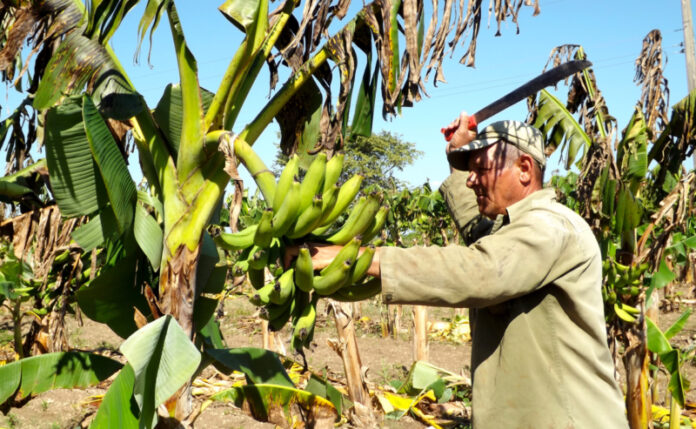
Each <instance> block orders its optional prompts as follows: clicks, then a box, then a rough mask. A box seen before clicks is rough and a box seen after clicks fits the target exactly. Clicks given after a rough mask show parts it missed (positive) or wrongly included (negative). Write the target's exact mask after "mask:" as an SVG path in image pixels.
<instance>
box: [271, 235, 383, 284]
mask: <svg viewBox="0 0 696 429" xmlns="http://www.w3.org/2000/svg"><path fill="white" fill-rule="evenodd" d="M305 245H306V246H307V247H309V253H310V255H312V265H313V267H314V271H319V270H321V269H324V268H326V267H328V266H329V264H330V263H331V261H333V260H334V258H335V257H336V254H338V252H339V251H340V250H341V249H343V246H337V245H335V244H324V243H305ZM363 249H364V248H362V247H361V248H360V253H359V254H361V253H362V252H363ZM298 253H299V248H298V247H297V246H287V247H286V248H285V255H284V256H283V265H284V266H285V268H286V269H287V268H289V267H290V265H291V264H292V261H293V259H295V257H297V254H298ZM367 274H369V275H371V276H373V277H379V276H380V269H379V247H378V248H377V250H376V251H375V255H374V256H373V257H372V264H371V265H370V268H369V269H368V270H367Z"/></svg>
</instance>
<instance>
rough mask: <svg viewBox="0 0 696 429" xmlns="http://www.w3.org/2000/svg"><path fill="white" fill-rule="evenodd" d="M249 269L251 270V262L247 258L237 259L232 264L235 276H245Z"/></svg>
mask: <svg viewBox="0 0 696 429" xmlns="http://www.w3.org/2000/svg"><path fill="white" fill-rule="evenodd" d="M247 271H249V262H248V261H246V260H244V261H241V260H240V261H237V262H235V263H234V265H232V275H234V276H235V277H240V276H243V275H244V273H246V272H247Z"/></svg>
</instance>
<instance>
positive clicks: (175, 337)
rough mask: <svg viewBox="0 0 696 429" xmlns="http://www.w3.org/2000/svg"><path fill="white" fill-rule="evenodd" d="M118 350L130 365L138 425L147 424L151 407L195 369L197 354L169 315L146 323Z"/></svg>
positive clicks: (155, 406)
mask: <svg viewBox="0 0 696 429" xmlns="http://www.w3.org/2000/svg"><path fill="white" fill-rule="evenodd" d="M119 349H120V350H121V352H122V353H123V355H124V356H125V357H126V359H127V360H128V363H129V364H130V365H131V366H132V367H133V371H134V373H135V387H134V392H135V399H136V401H137V402H138V404H139V405H140V409H141V413H142V414H141V418H140V419H141V425H142V424H145V426H146V427H147V425H148V423H149V422H150V421H151V420H152V419H153V418H154V417H155V409H156V408H157V407H158V406H159V405H160V404H162V403H164V401H166V400H167V399H168V398H169V397H171V396H172V395H173V394H174V393H176V391H177V390H178V389H179V388H180V387H181V386H183V385H184V383H186V382H187V381H188V380H189V378H190V377H191V376H192V375H193V373H194V372H195V371H196V368H198V364H199V363H200V361H201V354H200V352H199V351H198V350H197V349H196V346H194V344H193V343H192V342H191V340H190V339H189V338H188V336H187V335H186V333H185V332H184V331H183V329H181V326H179V324H178V323H177V322H176V320H175V319H174V318H173V317H172V316H170V315H166V316H163V317H160V318H159V319H157V320H155V321H154V322H151V323H148V324H147V325H146V326H144V327H143V328H141V329H139V330H138V331H137V332H135V333H134V334H133V335H131V336H130V337H128V339H127V340H126V341H124V342H123V344H121V347H120V348H119ZM143 422H144V423H143Z"/></svg>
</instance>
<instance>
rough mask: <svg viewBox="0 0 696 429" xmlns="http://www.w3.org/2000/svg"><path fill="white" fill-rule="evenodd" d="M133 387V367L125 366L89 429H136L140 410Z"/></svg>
mask: <svg viewBox="0 0 696 429" xmlns="http://www.w3.org/2000/svg"><path fill="white" fill-rule="evenodd" d="M134 385H135V373H134V372H133V367H131V366H130V365H129V364H126V365H125V366H124V367H123V369H122V370H121V372H120V373H119V374H118V376H117V377H116V378H115V379H114V381H113V382H112V383H111V386H109V390H107V392H106V394H105V395H104V398H103V399H102V402H101V405H100V406H99V410H97V415H96V416H94V420H92V423H90V425H89V427H90V429H110V428H120V429H131V428H132V429H136V428H138V427H139V420H140V409H139V408H138V403H137V402H136V401H135V398H134V397H133V386H134Z"/></svg>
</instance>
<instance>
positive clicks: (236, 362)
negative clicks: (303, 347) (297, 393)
mask: <svg viewBox="0 0 696 429" xmlns="http://www.w3.org/2000/svg"><path fill="white" fill-rule="evenodd" d="M205 353H206V354H207V355H209V356H210V357H212V358H213V359H215V361H216V365H215V366H216V368H218V370H220V371H222V372H225V373H229V372H232V371H240V372H243V373H244V375H246V377H247V380H248V381H249V383H253V384H274V385H280V386H287V387H294V386H295V385H294V384H293V383H292V380H290V376H289V375H288V373H287V372H285V367H284V366H283V364H282V362H280V359H278V355H276V354H275V353H273V352H271V351H269V350H265V349H258V348H254V347H241V348H235V349H222V350H220V349H208V350H206V351H205Z"/></svg>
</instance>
